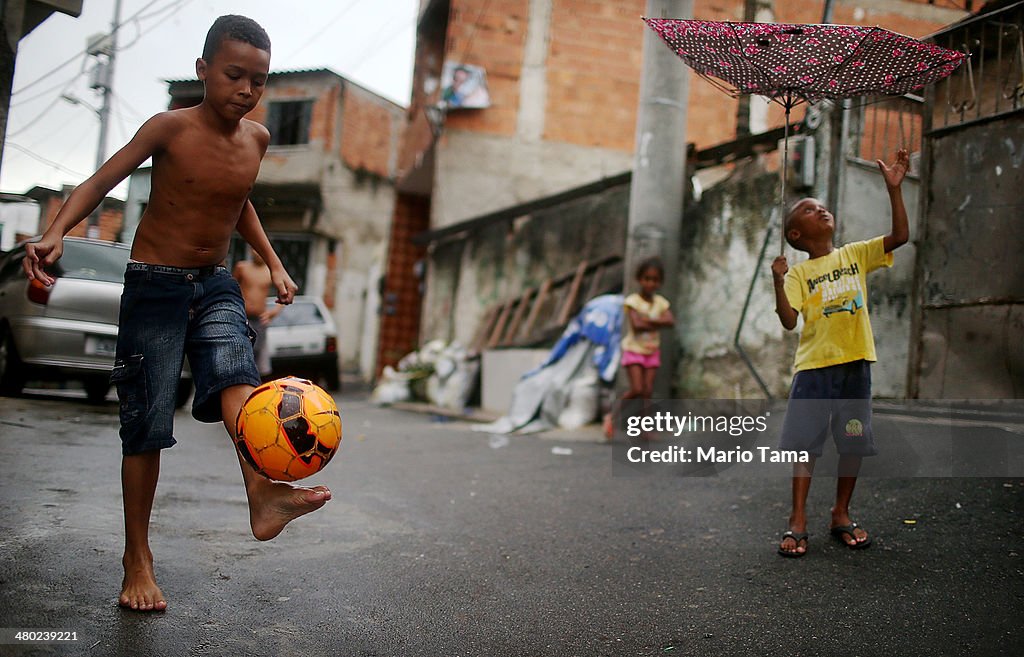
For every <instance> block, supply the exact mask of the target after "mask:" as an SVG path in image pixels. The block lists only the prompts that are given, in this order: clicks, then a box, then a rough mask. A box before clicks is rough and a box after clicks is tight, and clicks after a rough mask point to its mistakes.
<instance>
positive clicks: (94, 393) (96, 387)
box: [82, 376, 110, 404]
mask: <svg viewBox="0 0 1024 657" xmlns="http://www.w3.org/2000/svg"><path fill="white" fill-rule="evenodd" d="M82 383H83V385H84V386H85V396H86V398H88V400H89V403H90V404H102V403H103V402H104V401H106V399H107V393H108V392H110V379H108V378H107V377H105V376H103V377H100V376H97V377H93V378H90V379H86V380H85V381H83V382H82Z"/></svg>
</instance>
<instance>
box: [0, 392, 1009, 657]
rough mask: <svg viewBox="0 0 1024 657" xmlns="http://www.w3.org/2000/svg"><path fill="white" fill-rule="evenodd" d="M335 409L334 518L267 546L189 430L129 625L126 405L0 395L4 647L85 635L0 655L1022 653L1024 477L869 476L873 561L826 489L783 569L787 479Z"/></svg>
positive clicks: (232, 474) (370, 410) (208, 438)
mask: <svg viewBox="0 0 1024 657" xmlns="http://www.w3.org/2000/svg"><path fill="white" fill-rule="evenodd" d="M338 399H339V405H340V407H341V410H342V416H343V421H344V430H345V436H344V441H343V445H342V450H341V452H340V454H339V455H338V457H336V459H335V460H334V461H333V462H332V463H331V464H330V465H329V466H328V467H327V469H326V470H325V471H324V472H322V473H320V474H319V475H317V476H316V477H314V478H313V479H311V480H309V483H316V484H325V485H328V486H330V487H331V489H332V490H333V492H334V499H333V500H332V501H331V502H330V503H329V504H328V505H327V506H326V507H325V508H324V509H323V510H321V511H319V512H317V513H315V514H312V515H310V516H307V517H304V518H301V519H299V520H298V521H296V522H294V523H293V524H292V525H290V526H289V527H288V528H287V529H286V530H285V531H284V533H282V535H281V536H279V537H278V538H276V539H275V540H273V541H270V542H267V543H260V542H257V541H256V540H254V539H253V538H252V537H251V535H250V534H249V530H248V516H247V512H246V505H245V498H244V494H243V491H242V486H241V477H240V474H239V472H238V466H237V463H236V460H235V456H234V451H233V448H232V447H231V445H230V443H229V441H228V440H227V439H226V437H225V435H224V432H223V429H222V428H221V427H219V426H216V425H202V424H198V423H196V422H195V421H193V420H192V419H191V418H190V417H189V416H188V415H187V413H179V415H178V417H177V421H176V431H177V434H176V436H177V438H178V441H179V444H178V445H177V446H176V447H174V448H173V449H171V450H168V451H166V452H165V453H164V457H163V462H162V474H161V479H160V485H159V488H158V490H157V500H156V507H155V510H154V515H153V523H152V547H153V551H154V555H155V559H156V568H157V576H158V579H159V582H160V585H161V587H162V588H163V591H164V593H165V594H166V595H167V597H168V601H169V608H168V610H167V611H166V612H165V613H161V614H140V613H137V612H131V611H125V610H122V609H120V608H119V607H118V606H117V604H116V598H117V594H118V592H119V584H120V580H121V575H122V573H121V568H120V556H121V550H122V540H123V534H122V524H121V523H122V518H121V502H120V495H121V491H120V482H119V467H120V452H119V444H118V438H117V415H116V412H117V408H116V403H114V402H108V403H107V404H104V405H102V406H90V405H87V404H85V403H84V401H83V400H75V399H67V398H57V397H55V396H53V395H30V396H27V397H23V398H18V399H7V398H0V502H2V504H0V526H2V527H3V528H4V531H3V534H2V536H0V627H4V628H33V629H54V630H55V629H60V630H68V631H74V632H75V633H76V637H77V640H76V641H74V642H64V643H51V644H34V645H25V644H21V645H17V644H13V643H8V644H7V645H0V654H2V655H8V654H10V655H274V656H284V655H302V656H306V655H425V656H440V655H446V656H454V655H500V656H505V655H783V654H787V655H788V654H791V655H877V654H893V655H966V654H971V655H1003V654H1005V655H1019V654H1021V653H1022V651H1024V632H1022V629H1021V623H1020V618H1021V617H1022V612H1024V530H1022V525H1021V520H1022V517H1021V516H1022V512H1024V503H1022V501H1024V477H1019V478H983V479H982V478H931V479H925V478H906V479H893V478H881V477H878V478H870V477H865V478H862V479H861V481H860V482H859V483H858V490H857V493H856V495H855V498H854V516H855V518H856V519H857V520H859V521H860V522H861V524H863V525H864V526H866V527H867V528H868V529H869V530H870V531H871V532H872V533H873V535H874V545H873V546H872V547H871V548H870V549H868V550H861V551H853V550H848V549H846V548H845V547H843V546H841V545H839V544H838V543H837V542H835V540H834V539H832V538H831V537H830V536H829V534H828V520H829V514H828V510H829V507H830V504H831V493H832V491H833V488H834V484H835V480H834V479H830V478H829V477H827V476H822V477H818V478H816V479H815V482H814V485H813V486H812V489H811V496H810V505H809V508H810V512H811V521H810V527H809V531H810V534H811V537H810V548H809V554H808V555H807V556H806V557H804V558H802V559H783V558H781V557H779V556H778V555H777V554H776V553H775V546H776V543H777V536H778V534H779V532H780V530H782V529H784V528H785V524H786V518H787V515H788V512H789V508H788V496H789V493H788V490H789V482H788V479H787V478H785V477H782V476H779V477H756V478H755V477H721V476H688V477H684V476H678V475H677V474H675V473H674V472H673V471H671V470H668V469H664V470H654V471H651V472H650V473H640V474H637V475H635V476H623V475H621V474H616V473H615V472H613V456H612V455H613V451H614V450H613V449H612V448H611V447H609V446H608V445H605V444H601V443H600V442H597V441H596V440H595V439H596V437H597V436H598V433H597V431H596V430H595V429H593V428H588V429H585V430H582V431H580V432H553V433H552V434H550V435H546V436H540V437H538V436H529V437H522V436H511V437H508V438H507V439H506V438H505V437H493V436H488V435H487V434H486V433H474V432H472V431H470V430H469V425H467V424H466V423H463V422H458V421H441V420H442V418H439V417H431V416H429V415H421V414H415V413H409V412H403V411H397V410H392V409H385V408H377V407H374V406H372V405H370V404H369V403H368V402H367V401H366V400H365V398H362V397H358V396H344V395H343V396H341V397H339V398H338ZM901 421H904V422H907V423H908V425H907V426H908V427H911V426H912V425H913V422H915V420H914V419H913V418H909V419H904V420H901ZM995 430H998V429H995ZM1007 435H1008V437H1009V438H1010V439H1012V440H1021V439H1022V438H1021V435H1020V434H1019V433H1016V430H1014V431H1009V432H1008V433H1007Z"/></svg>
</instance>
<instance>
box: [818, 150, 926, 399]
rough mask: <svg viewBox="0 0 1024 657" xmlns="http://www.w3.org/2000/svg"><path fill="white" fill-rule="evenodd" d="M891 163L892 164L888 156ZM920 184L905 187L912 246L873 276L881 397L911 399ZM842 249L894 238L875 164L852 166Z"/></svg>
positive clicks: (874, 379) (875, 382)
mask: <svg viewBox="0 0 1024 657" xmlns="http://www.w3.org/2000/svg"><path fill="white" fill-rule="evenodd" d="M887 159H891V156H888V158H887ZM920 186H921V183H920V180H919V179H918V178H917V177H916V176H910V175H908V176H907V177H906V179H905V180H904V181H903V201H904V203H905V205H906V206H907V216H909V217H910V242H909V243H907V244H904V245H903V246H901V247H900V248H899V249H898V250H896V251H895V253H894V254H893V260H894V262H893V266H892V267H891V268H889V269H879V270H877V271H875V272H874V273H872V274H871V275H870V276H868V303H869V305H868V310H869V312H870V313H871V330H872V331H873V332H874V334H875V351H876V353H877V355H878V362H877V363H875V365H874V366H873V367H872V371H871V384H872V390H873V392H874V394H875V396H876V397H905V396H906V395H907V394H908V391H907V366H908V363H909V360H908V354H909V351H910V325H911V317H912V313H911V297H912V295H913V285H914V262H915V260H916V257H917V254H916V249H917V246H916V242H917V239H918V234H919V230H918V225H917V223H918V222H917V218H918V216H919V214H920V213H919V211H918V198H919V196H920V192H919V190H920ZM835 215H836V221H837V229H838V230H837V232H838V238H837V240H836V243H837V244H838V243H846V242H854V241H857V240H865V239H870V238H872V237H875V236H877V235H885V234H886V233H888V232H889V229H890V227H891V226H892V223H891V219H890V217H891V212H890V208H889V195H888V193H887V192H886V191H885V181H883V180H882V174H881V172H879V170H878V167H877V166H876V165H875V164H874V163H868V162H861V161H856V160H848V161H847V166H846V179H845V182H844V185H843V196H842V199H841V202H840V207H839V209H838V210H837V211H836V213H835Z"/></svg>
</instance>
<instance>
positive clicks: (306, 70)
mask: <svg viewBox="0 0 1024 657" xmlns="http://www.w3.org/2000/svg"><path fill="white" fill-rule="evenodd" d="M318 73H327V74H328V75H333V76H334V77H336V78H338V79H339V80H344V81H345V83H346V84H351V85H352V86H354V87H359V88H360V89H362V90H364V91H367V92H369V93H371V94H373V95H374V96H377V97H378V98H380V99H381V100H384V101H387V102H389V103H391V104H392V105H394V106H395V107H398V108H401V109H406V108H407V107H408V106H407V105H403V104H402V103H399V102H397V101H394V100H391V99H390V98H388V97H386V96H382V95H381V94H380V93H378V92H376V91H374V90H373V89H370V88H369V87H366V86H365V85H362V84H359V83H358V82H354V81H352V80H350V79H349V78H346V77H345V76H344V75H342V74H341V73H338V72H337V71H332V70H331V69H329V68H296V69H288V70H284V71H271V72H270V77H272V78H275V77H283V76H287V75H314V74H318ZM164 82H166V83H167V84H169V85H172V84H192V83H195V84H199V79H198V78H190V79H187V80H185V79H181V80H166V79H165V80H164Z"/></svg>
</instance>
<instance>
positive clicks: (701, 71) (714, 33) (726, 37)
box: [644, 18, 967, 248]
mask: <svg viewBox="0 0 1024 657" xmlns="http://www.w3.org/2000/svg"><path fill="white" fill-rule="evenodd" d="M644 21H645V22H646V23H647V25H648V26H649V27H650V28H651V29H652V30H654V31H655V32H656V33H657V34H658V36H660V37H661V38H662V39H663V40H664V41H665V43H666V44H668V46H669V47H670V48H671V49H672V50H673V52H675V53H676V54H677V55H678V56H679V57H680V58H681V59H682V60H683V61H684V62H685V63H686V64H687V65H689V66H690V67H691V68H693V69H694V70H695V71H696V72H697V74H698V75H700V76H701V77H703V78H705V79H707V80H708V81H709V82H711V83H712V84H714V85H715V86H717V87H718V88H719V89H722V90H723V91H725V92H726V93H728V94H730V95H732V96H741V95H745V94H756V95H759V96H765V97H767V98H768V99H770V100H773V101H775V102H777V103H778V104H780V105H782V107H783V108H785V110H786V125H785V135H786V137H785V140H784V142H783V143H784V148H785V154H784V157H783V162H788V161H789V147H788V146H789V113H790V110H791V109H793V108H794V107H796V106H797V105H800V104H801V103H805V102H808V103H813V102H815V101H818V100H822V99H825V98H830V99H840V98H852V97H855V96H864V95H868V94H885V95H894V96H899V95H903V94H906V93H909V92H911V91H915V90H918V89H920V88H922V87H923V86H925V85H926V84H930V83H932V82H935V81H937V80H941V79H942V78H944V77H946V76H947V75H949V74H951V73H952V72H953V71H954V70H956V68H957V67H958V66H959V65H960V64H961V63H962V62H963V60H964V59H965V58H966V57H967V55H965V54H964V53H960V52H956V51H954V50H948V49H946V48H942V47H940V46H937V45H934V44H930V43H924V42H923V41H918V40H917V39H914V38H912V37H908V36H905V35H903V34H898V33H896V32H891V31H889V30H885V29H882V28H880V27H864V26H852V25H828V24H825V25H791V24H784V23H734V22H727V21H702V20H681V19H674V18H645V19H644ZM787 168H788V167H786V166H785V165H783V167H782V172H783V173H782V176H783V177H782V197H783V211H785V192H786V170H787ZM785 243H786V242H785V235H783V240H782V244H783V248H785Z"/></svg>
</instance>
